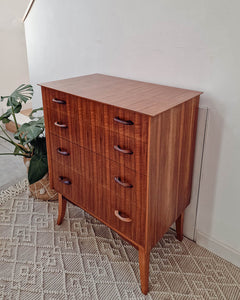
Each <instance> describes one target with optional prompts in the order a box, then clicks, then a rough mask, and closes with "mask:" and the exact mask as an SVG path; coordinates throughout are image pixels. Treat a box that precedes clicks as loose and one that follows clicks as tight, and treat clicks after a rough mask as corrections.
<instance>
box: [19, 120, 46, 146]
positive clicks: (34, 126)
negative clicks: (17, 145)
mask: <svg viewBox="0 0 240 300" xmlns="http://www.w3.org/2000/svg"><path fill="white" fill-rule="evenodd" d="M43 131H44V126H43V124H42V120H40V121H39V120H37V121H30V122H28V123H24V124H23V125H22V126H21V127H20V128H19V129H18V131H17V132H16V134H15V135H14V137H15V138H19V137H21V138H22V139H23V140H24V144H26V143H29V142H31V141H32V140H34V139H36V138H37V137H38V136H39V135H40V134H41V133H43Z"/></svg>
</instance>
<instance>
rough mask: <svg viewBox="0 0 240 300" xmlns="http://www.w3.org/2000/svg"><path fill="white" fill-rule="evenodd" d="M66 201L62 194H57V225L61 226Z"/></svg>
mask: <svg viewBox="0 0 240 300" xmlns="http://www.w3.org/2000/svg"><path fill="white" fill-rule="evenodd" d="M66 205H67V200H66V199H65V198H64V197H63V195H62V194H60V193H58V219H57V224H58V225H61V224H62V221H63V218H64V215H65V211H66Z"/></svg>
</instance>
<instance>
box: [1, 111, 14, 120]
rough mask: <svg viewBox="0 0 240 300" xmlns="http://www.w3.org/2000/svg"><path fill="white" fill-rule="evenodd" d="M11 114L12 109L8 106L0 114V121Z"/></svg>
mask: <svg viewBox="0 0 240 300" xmlns="http://www.w3.org/2000/svg"><path fill="white" fill-rule="evenodd" d="M11 114H12V110H11V108H9V109H8V110H7V111H6V112H5V113H4V114H2V115H1V116H0V121H2V120H3V119H5V118H8V117H10V116H11Z"/></svg>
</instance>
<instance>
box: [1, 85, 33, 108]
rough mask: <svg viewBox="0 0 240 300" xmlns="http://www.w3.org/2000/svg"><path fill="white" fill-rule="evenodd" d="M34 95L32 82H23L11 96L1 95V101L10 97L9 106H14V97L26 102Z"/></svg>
mask: <svg viewBox="0 0 240 300" xmlns="http://www.w3.org/2000/svg"><path fill="white" fill-rule="evenodd" d="M32 96H33V87H32V86H31V85H30V84H21V85H20V86H19V87H18V88H17V89H16V90H15V91H14V92H13V93H12V94H11V95H10V96H1V101H3V100H4V99H8V101H7V106H13V103H12V101H13V100H12V99H14V100H15V101H20V102H24V103H26V102H27V101H28V100H31V99H32Z"/></svg>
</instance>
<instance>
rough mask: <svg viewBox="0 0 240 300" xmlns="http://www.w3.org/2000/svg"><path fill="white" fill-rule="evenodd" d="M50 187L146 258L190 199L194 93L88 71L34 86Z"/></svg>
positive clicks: (144, 275) (145, 263)
mask: <svg viewBox="0 0 240 300" xmlns="http://www.w3.org/2000/svg"><path fill="white" fill-rule="evenodd" d="M41 87H42V97H43V107H44V116H45V126H46V138H47V151H48V165H49V176H50V184H51V186H52V187H53V188H54V189H55V190H56V191H57V192H58V193H59V215H58V224H61V222H62V219H63V217H64V213H65V208H66V200H70V201H71V202H73V203H74V204H76V205H77V206H79V207H81V208H83V209H84V210H85V211H87V212H88V213H90V214H91V215H93V216H94V217H96V218H97V219H99V220H100V221H102V222H103V223H105V224H106V225H107V226H109V227H110V228H112V229H113V230H115V231H116V232H117V233H119V234H120V235H121V236H122V237H123V238H124V239H126V240H127V241H129V242H130V243H131V244H132V245H134V246H135V247H136V248H137V249H138V250H139V267H140V277H141V289H142V292H143V293H144V294H146V293H147V292H148V274H149V254H150V251H151V248H152V247H153V246H154V245H155V244H156V243H157V242H158V241H159V239H161V238H162V236H163V235H164V233H166V231H167V230H168V229H169V227H170V225H171V224H172V223H173V222H176V228H177V238H178V239H179V240H181V239H182V226H183V213H184V210H185V208H186V207H187V205H188V204H189V201H190V196H191V183H192V171H193V159H194V147H195V136H196V126H197V114H198V103H199V96H200V94H201V93H200V92H196V91H191V90H183V89H179V88H173V87H167V86H161V85H157V84H151V83H144V82H139V81H134V80H128V79H123V78H117V77H112V76H106V75H101V74H93V75H87V76H81V77H76V78H71V79H66V80H59V81H55V82H49V83H44V84H41Z"/></svg>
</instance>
